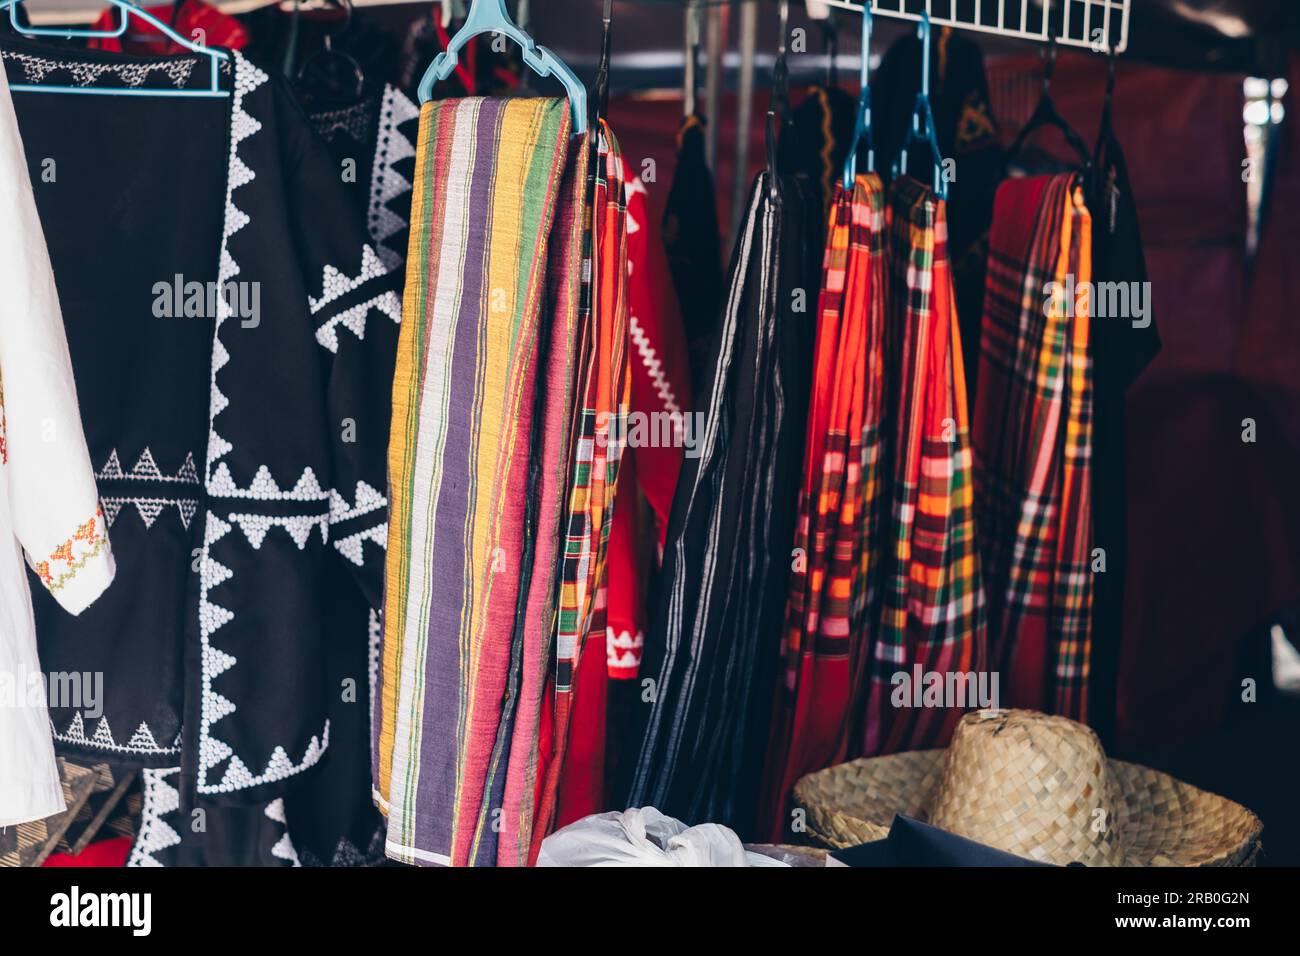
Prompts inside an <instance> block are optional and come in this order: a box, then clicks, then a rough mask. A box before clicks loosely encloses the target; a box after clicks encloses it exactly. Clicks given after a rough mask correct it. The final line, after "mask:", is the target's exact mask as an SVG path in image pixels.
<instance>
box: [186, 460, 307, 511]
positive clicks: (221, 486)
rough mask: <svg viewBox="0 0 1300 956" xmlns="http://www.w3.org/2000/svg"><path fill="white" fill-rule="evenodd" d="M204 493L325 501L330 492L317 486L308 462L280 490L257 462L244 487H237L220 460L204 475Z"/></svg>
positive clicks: (228, 468) (217, 495)
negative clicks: (289, 486)
mask: <svg viewBox="0 0 1300 956" xmlns="http://www.w3.org/2000/svg"><path fill="white" fill-rule="evenodd" d="M208 494H210V495H213V496H214V497H217V498H248V499H252V500H257V501H325V500H326V499H328V498H329V497H330V496H329V495H328V494H327V493H326V492H325V489H323V488H322V487H321V484H320V482H319V481H318V480H317V478H316V472H315V471H313V470H312V467H311V466H310V465H308V466H307V467H306V468H304V469H303V470H302V474H301V475H299V476H298V480H297V481H296V482H294V485H293V487H292V488H291V489H289V490H288V491H281V490H280V486H279V485H278V484H277V483H276V480H275V477H274V476H273V475H272V474H271V469H270V468H268V467H267V466H266V465H259V466H258V468H257V473H256V474H255V475H253V480H252V482H251V483H250V484H249V486H248V487H247V488H241V487H240V486H239V485H238V484H237V483H236V481H235V478H234V476H233V475H231V473H230V467H229V466H228V465H227V464H226V463H225V462H224V461H223V462H222V463H221V464H219V465H217V467H216V469H215V470H213V472H212V474H211V476H210V477H209V478H208Z"/></svg>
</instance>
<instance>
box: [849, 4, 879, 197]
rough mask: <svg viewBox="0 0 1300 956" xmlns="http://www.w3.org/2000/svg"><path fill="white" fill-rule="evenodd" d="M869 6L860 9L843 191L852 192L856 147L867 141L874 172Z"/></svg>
mask: <svg viewBox="0 0 1300 956" xmlns="http://www.w3.org/2000/svg"><path fill="white" fill-rule="evenodd" d="M870 68H871V4H870V3H867V4H866V5H864V6H863V8H862V66H861V68H860V70H859V75H858V87H859V92H858V108H857V111H856V113H855V117H854V120H853V139H851V140H850V141H849V154H848V155H847V156H845V157H844V191H845V192H852V191H853V181H854V180H855V179H856V178H857V175H858V146H859V144H860V143H861V142H862V140H863V138H865V139H866V141H867V171H868V172H875V170H876V147H875V143H874V142H873V141H872V138H871V86H870V76H869V75H868V74H869V72H870Z"/></svg>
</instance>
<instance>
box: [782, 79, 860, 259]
mask: <svg viewBox="0 0 1300 956" xmlns="http://www.w3.org/2000/svg"><path fill="white" fill-rule="evenodd" d="M857 109H858V98H857V97H856V96H854V95H851V94H849V93H848V92H846V91H844V90H842V89H840V88H839V87H837V86H826V85H824V84H821V83H814V84H812V85H811V86H809V87H808V88H807V89H806V90H805V91H804V96H803V99H802V100H801V101H800V103H799V105H798V106H797V107H795V108H794V110H793V111H792V112H791V113H790V119H789V124H788V125H787V126H786V127H785V128H784V129H783V131H782V136H781V141H780V143H779V145H778V148H777V166H778V168H779V169H780V170H781V172H783V173H788V174H790V175H792V176H806V177H808V185H809V190H810V194H811V195H812V196H813V198H815V199H816V200H817V205H816V206H814V207H813V208H811V209H809V211H808V228H809V229H810V230H811V231H812V237H813V238H812V239H811V240H810V241H811V242H812V243H813V245H814V246H823V245H824V244H825V241H826V221H827V214H828V213H829V211H830V208H831V203H832V202H833V201H834V198H835V195H836V193H837V191H838V189H837V187H838V185H839V184H840V182H841V180H842V179H843V170H844V160H845V159H846V158H847V157H848V154H849V143H851V142H852V141H853V125H854V123H855V122H856V120H857Z"/></svg>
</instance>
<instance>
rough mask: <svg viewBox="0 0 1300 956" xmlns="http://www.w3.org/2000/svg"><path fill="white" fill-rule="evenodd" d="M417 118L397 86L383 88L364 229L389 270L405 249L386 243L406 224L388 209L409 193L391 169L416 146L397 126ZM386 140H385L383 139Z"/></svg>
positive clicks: (407, 183)
mask: <svg viewBox="0 0 1300 956" xmlns="http://www.w3.org/2000/svg"><path fill="white" fill-rule="evenodd" d="M419 115H420V108H419V107H418V106H416V105H415V104H414V103H412V102H411V100H410V99H409V98H408V97H407V96H406V94H404V93H403V92H402V91H401V90H399V89H397V87H395V86H392V85H391V84H389V85H387V86H385V87H384V98H383V101H382V102H381V103H380V107H379V133H378V138H379V142H378V144H377V148H376V150H375V167H374V170H373V171H372V173H371V175H370V208H369V211H368V215H367V216H366V226H367V228H368V229H369V230H370V238H371V239H373V240H374V243H375V246H376V247H377V249H378V252H379V258H380V259H382V260H383V263H384V265H385V266H387V267H388V268H389V269H397V268H400V267H401V265H402V262H403V260H404V259H405V257H406V250H405V249H393V248H391V247H389V246H388V244H387V243H388V240H389V239H391V238H392V237H393V236H395V235H397V234H398V233H399V232H401V231H402V230H403V229H405V228H407V226H408V225H409V223H407V222H406V220H404V219H403V218H402V217H401V216H399V215H398V214H397V213H395V212H393V210H391V209H390V208H388V204H389V203H390V202H391V201H392V200H394V199H396V198H397V197H398V196H402V195H405V194H406V193H409V192H410V191H411V189H412V185H411V183H410V181H409V180H408V179H407V178H406V177H405V176H403V175H402V174H401V173H399V172H398V171H397V170H396V169H395V168H394V167H395V166H396V164H397V163H398V161H399V160H403V159H406V158H408V157H411V156H414V155H415V144H414V143H412V142H411V141H410V140H409V139H407V138H406V136H404V135H403V134H402V133H401V131H400V127H401V125H402V124H403V123H407V122H410V121H411V120H413V119H415V118H417V117H418V116H419ZM385 137H387V139H385Z"/></svg>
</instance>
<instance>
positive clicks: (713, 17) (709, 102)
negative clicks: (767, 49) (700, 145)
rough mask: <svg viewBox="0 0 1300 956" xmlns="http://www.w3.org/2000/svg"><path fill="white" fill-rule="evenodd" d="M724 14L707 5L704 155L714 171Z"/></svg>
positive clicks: (724, 11) (716, 151) (716, 157)
mask: <svg viewBox="0 0 1300 956" xmlns="http://www.w3.org/2000/svg"><path fill="white" fill-rule="evenodd" d="M726 15H727V8H726V7H723V6H712V7H709V22H708V30H707V33H708V37H707V42H708V48H709V49H708V55H709V75H708V77H707V78H706V79H705V81H704V110H705V113H706V114H707V118H708V121H709V125H708V127H707V128H706V129H705V136H704V156H705V159H707V160H708V163H709V169H711V170H714V172H715V173H716V171H717V168H718V104H719V102H721V99H722V80H723V76H722V72H723V69H724V68H725V64H724V63H723V61H722V55H723V47H724V46H725V40H726V32H727V31H726V22H725V18H726Z"/></svg>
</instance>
